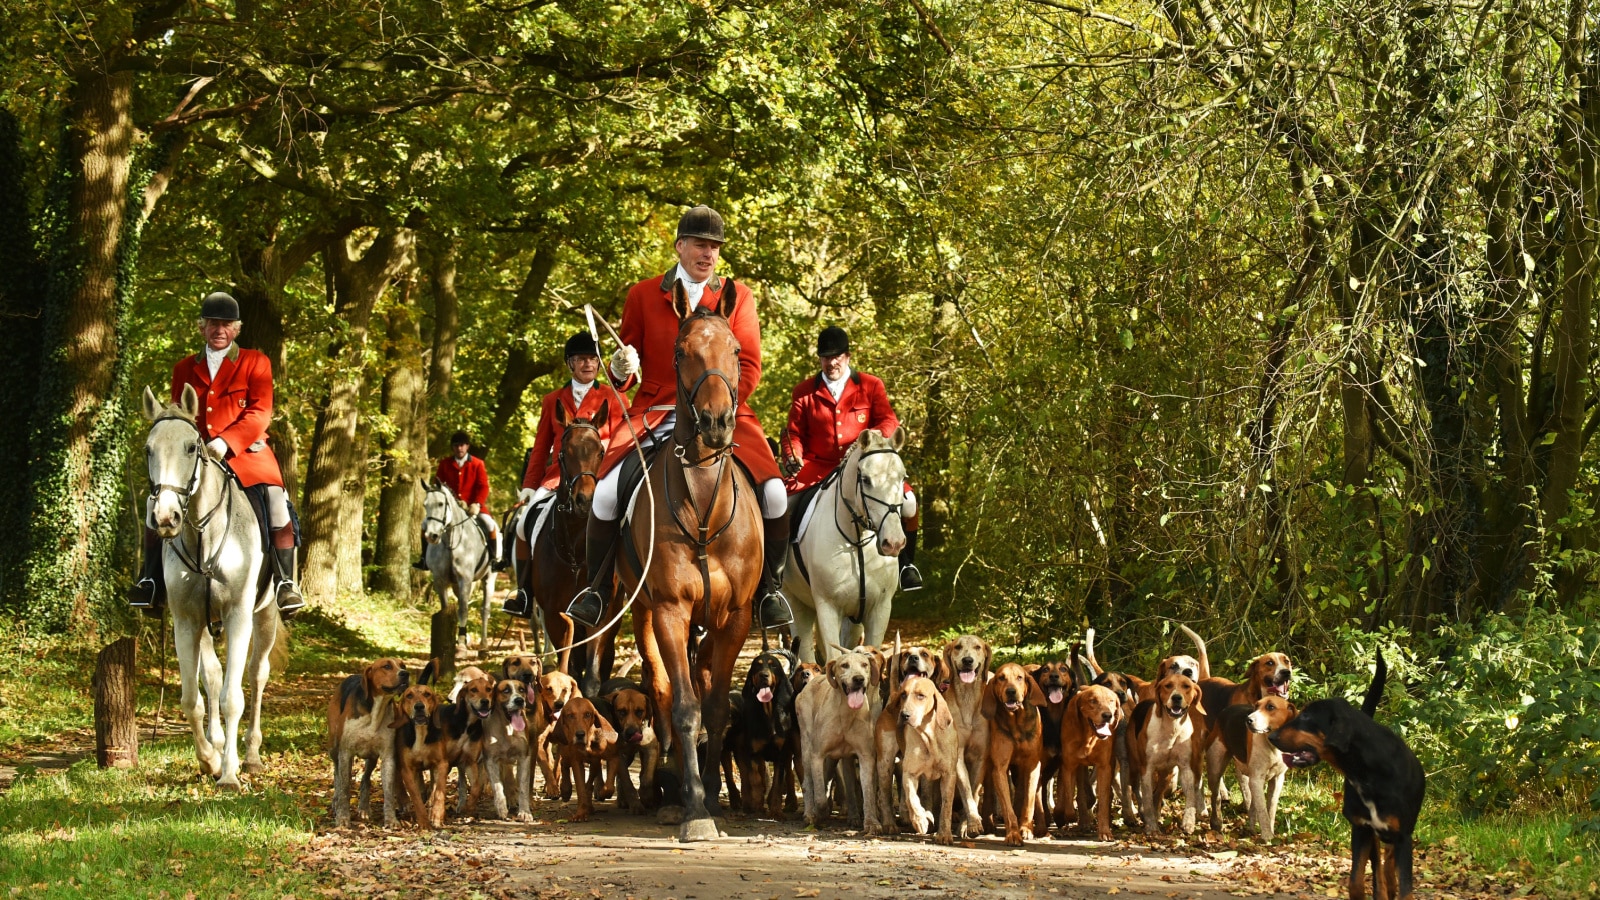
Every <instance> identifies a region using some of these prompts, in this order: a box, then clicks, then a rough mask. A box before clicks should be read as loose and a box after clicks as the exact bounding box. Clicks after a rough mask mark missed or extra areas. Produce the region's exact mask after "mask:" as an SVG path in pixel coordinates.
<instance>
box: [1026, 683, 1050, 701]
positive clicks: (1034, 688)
mask: <svg viewBox="0 0 1600 900" xmlns="http://www.w3.org/2000/svg"><path fill="white" fill-rule="evenodd" d="M1028 705H1029V706H1049V705H1050V701H1049V700H1047V699H1045V696H1044V691H1043V690H1042V689H1041V688H1040V687H1039V682H1037V681H1035V680H1034V679H1032V678H1029V679H1028Z"/></svg>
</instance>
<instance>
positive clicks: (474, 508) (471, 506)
mask: <svg viewBox="0 0 1600 900" xmlns="http://www.w3.org/2000/svg"><path fill="white" fill-rule="evenodd" d="M482 509H483V507H481V506H479V505H478V504H476V503H468V504H467V512H469V513H472V514H473V515H477V514H478V513H479V512H480V511H482Z"/></svg>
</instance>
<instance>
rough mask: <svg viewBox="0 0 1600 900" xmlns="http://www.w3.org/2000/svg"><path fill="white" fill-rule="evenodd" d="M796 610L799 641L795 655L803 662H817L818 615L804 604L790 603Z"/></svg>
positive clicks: (796, 636)
mask: <svg viewBox="0 0 1600 900" xmlns="http://www.w3.org/2000/svg"><path fill="white" fill-rule="evenodd" d="M789 608H790V609H792V610H794V634H795V638H796V639H798V640H799V646H798V648H797V649H796V650H795V654H796V655H798V656H799V657H800V661H801V662H809V663H814V662H816V661H817V613H816V611H815V610H813V609H812V608H811V607H809V606H807V605H805V604H804V603H790V604H789Z"/></svg>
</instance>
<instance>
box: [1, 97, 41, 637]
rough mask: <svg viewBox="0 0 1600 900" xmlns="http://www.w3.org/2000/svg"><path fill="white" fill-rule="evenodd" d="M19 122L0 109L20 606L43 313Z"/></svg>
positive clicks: (6, 524) (5, 414)
mask: <svg viewBox="0 0 1600 900" xmlns="http://www.w3.org/2000/svg"><path fill="white" fill-rule="evenodd" d="M22 141H23V135H22V132H21V129H20V128H19V127H18V124H17V120H16V118H15V117H14V116H12V115H11V114H10V113H9V112H7V111H6V110H4V109H0V272H5V273H7V274H6V277H5V278H4V279H0V322H3V323H4V327H3V328H0V421H3V422H5V423H6V427H7V430H8V431H9V432H10V433H11V435H12V438H11V439H10V440H5V441H0V533H4V534H8V535H12V539H11V540H8V541H4V542H0V608H5V609H10V610H20V609H21V608H22V606H23V601H24V600H25V599H26V593H25V592H24V591H23V590H22V589H21V587H22V578H23V572H24V569H23V567H22V563H23V560H24V559H26V557H27V551H28V544H27V538H28V530H29V522H28V507H29V505H30V504H29V500H30V498H31V496H32V493H33V492H32V488H31V485H30V483H29V480H28V474H29V473H28V462H29V458H30V457H29V452H28V440H27V436H28V435H29V434H30V433H31V432H32V430H33V414H34V401H35V399H36V397H37V396H38V391H39V344H40V330H39V325H40V322H41V320H42V317H43V313H44V304H43V297H44V294H45V273H44V266H43V264H42V262H41V261H40V260H39V257H38V255H37V253H36V251H35V247H36V244H35V241H36V240H37V237H36V235H35V234H34V231H33V228H34V224H33V221H32V219H31V217H30V207H29V202H28V201H29V197H28V190H27V187H26V185H27V167H28V159H27V155H26V153H25V152H24V150H23V146H22Z"/></svg>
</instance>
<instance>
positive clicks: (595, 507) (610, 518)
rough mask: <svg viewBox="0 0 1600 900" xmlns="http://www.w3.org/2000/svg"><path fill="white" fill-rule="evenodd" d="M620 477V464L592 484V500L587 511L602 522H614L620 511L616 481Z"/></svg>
mask: <svg viewBox="0 0 1600 900" xmlns="http://www.w3.org/2000/svg"><path fill="white" fill-rule="evenodd" d="M621 477H622V466H621V465H615V466H612V467H611V471H609V472H607V473H606V474H605V475H604V476H602V477H601V479H600V480H599V481H598V482H596V483H595V486H594V500H593V501H592V503H591V505H590V507H589V511H590V512H591V513H593V514H594V517H595V518H597V519H599V520H600V521H602V522H615V521H616V520H617V515H618V514H619V513H620V512H621V510H620V509H618V508H617V481H618V479H620V478H621Z"/></svg>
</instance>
